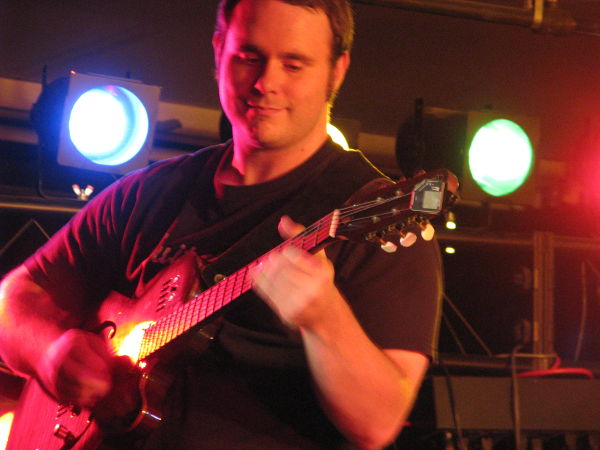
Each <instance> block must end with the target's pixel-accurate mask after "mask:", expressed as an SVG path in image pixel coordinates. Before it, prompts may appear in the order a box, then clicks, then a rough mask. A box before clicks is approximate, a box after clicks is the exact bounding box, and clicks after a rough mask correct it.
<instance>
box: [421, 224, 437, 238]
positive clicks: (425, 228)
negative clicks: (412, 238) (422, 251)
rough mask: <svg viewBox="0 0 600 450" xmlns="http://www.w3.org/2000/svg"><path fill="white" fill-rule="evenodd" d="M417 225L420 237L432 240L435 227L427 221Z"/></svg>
mask: <svg viewBox="0 0 600 450" xmlns="http://www.w3.org/2000/svg"><path fill="white" fill-rule="evenodd" d="M419 226H420V227H421V237H422V238H423V240H424V241H430V240H432V239H433V235H434V234H435V228H433V225H431V224H430V223H429V221H426V222H424V223H420V224H419Z"/></svg>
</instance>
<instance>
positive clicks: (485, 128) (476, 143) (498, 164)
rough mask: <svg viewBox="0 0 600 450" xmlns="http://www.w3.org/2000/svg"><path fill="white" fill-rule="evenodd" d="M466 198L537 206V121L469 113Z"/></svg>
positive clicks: (513, 116)
mask: <svg viewBox="0 0 600 450" xmlns="http://www.w3.org/2000/svg"><path fill="white" fill-rule="evenodd" d="M466 138H467V140H466V154H465V159H464V175H463V179H462V180H461V181H463V186H462V187H463V191H462V192H463V196H465V198H468V199H470V200H480V201H486V200H489V199H491V200H489V201H492V202H501V203H516V204H527V205H530V206H536V205H537V202H538V200H537V198H536V192H535V180H534V178H533V176H532V174H533V171H534V165H535V151H534V148H535V146H536V144H537V142H538V140H539V122H538V120H537V119H536V118H532V117H525V116H515V115H509V114H500V113H497V112H494V111H472V112H469V113H468V120H467V136H466Z"/></svg>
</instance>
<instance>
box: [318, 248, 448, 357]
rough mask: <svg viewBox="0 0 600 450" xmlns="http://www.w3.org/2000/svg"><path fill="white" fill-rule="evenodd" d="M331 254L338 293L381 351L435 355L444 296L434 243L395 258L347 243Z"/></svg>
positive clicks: (400, 251) (404, 250) (403, 251)
mask: <svg viewBox="0 0 600 450" xmlns="http://www.w3.org/2000/svg"><path fill="white" fill-rule="evenodd" d="M327 254H328V256H330V257H331V258H332V259H333V260H334V265H335V268H336V283H337V285H338V287H339V289H340V290H341V291H342V293H343V294H344V296H345V297H346V299H347V300H348V302H349V304H350V306H351V307H352V310H353V312H354V314H355V315H356V317H357V319H358V321H359V322H360V324H361V325H362V327H363V329H364V330H365V332H366V333H367V335H368V336H369V337H370V338H371V339H372V340H373V341H374V342H375V343H376V344H377V345H378V346H379V347H381V348H385V349H404V350H411V351H416V352H420V353H423V354H425V355H428V356H434V355H435V351H436V344H437V337H438V328H439V318H440V308H441V299H442V292H443V276H442V266H441V257H440V253H439V248H438V246H437V243H436V242H435V241H433V242H425V241H423V240H421V239H419V240H418V241H417V242H416V243H415V244H414V245H413V246H412V247H409V248H403V247H400V246H399V247H398V250H397V251H396V252H395V253H385V252H384V251H382V250H381V249H380V248H379V247H378V246H377V245H372V244H369V243H351V242H344V243H339V244H334V245H333V246H332V247H331V250H330V251H328V252H327Z"/></svg>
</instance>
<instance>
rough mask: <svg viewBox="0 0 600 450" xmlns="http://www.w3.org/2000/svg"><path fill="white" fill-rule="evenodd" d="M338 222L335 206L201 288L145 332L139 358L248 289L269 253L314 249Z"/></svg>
mask: <svg viewBox="0 0 600 450" xmlns="http://www.w3.org/2000/svg"><path fill="white" fill-rule="evenodd" d="M338 224H339V210H335V211H333V212H331V213H330V214H328V215H327V216H325V217H323V218H322V219H321V220H319V221H318V222H316V223H314V224H313V225H311V226H310V227H308V228H307V229H306V230H304V231H303V232H302V233H300V234H298V235H296V236H294V237H293V238H290V239H288V240H287V241H285V242H283V243H281V244H280V245H278V246H277V247H275V248H274V249H272V250H270V251H269V252H267V253H265V254H264V255H262V256H260V257H259V258H257V259H255V260H254V261H252V262H251V263H250V264H248V265H246V266H244V267H242V268H241V269H239V270H237V271H236V272H234V273H232V274H231V275H230V276H228V277H226V278H224V279H223V280H221V281H220V282H218V283H216V284H215V285H213V286H211V287H210V288H208V289H206V290H205V291H202V292H201V293H200V294H198V295H197V296H195V297H194V298H192V299H191V300H189V301H188V302H186V303H185V304H184V305H182V306H180V307H179V308H178V309H177V310H175V311H173V312H172V313H171V314H169V315H167V316H165V317H162V318H160V319H159V320H157V321H156V322H155V323H154V324H152V325H150V326H149V327H148V328H147V329H146V331H145V333H144V337H143V340H142V346H141V349H140V355H139V360H142V359H144V358H146V357H147V356H149V355H150V354H152V353H154V352H155V351H157V350H159V349H160V348H162V347H164V346H165V345H167V344H168V343H169V342H171V341H173V340H174V339H176V338H177V337H179V336H181V335H182V334H183V333H185V332H186V331H188V330H189V329H191V328H192V327H194V326H196V325H199V324H201V323H202V322H204V321H205V320H207V319H208V318H209V317H211V316H213V315H214V314H216V313H217V312H218V311H220V310H221V309H223V308H224V307H225V306H227V305H229V304H230V303H231V302H233V301H234V300H236V299H237V298H239V297H240V296H241V295H242V294H244V293H246V292H248V291H249V290H250V289H251V288H252V277H251V273H252V270H253V269H254V268H255V267H256V266H258V265H259V264H261V263H262V262H263V261H265V260H266V259H267V258H268V257H269V255H271V254H273V253H275V252H281V251H282V250H283V249H285V248H287V247H291V246H293V247H296V248H300V249H303V250H305V251H308V252H311V253H314V252H315V251H317V250H319V249H320V248H322V247H323V246H324V245H326V244H327V242H328V241H332V240H333V239H334V237H335V236H336V228H337V226H338Z"/></svg>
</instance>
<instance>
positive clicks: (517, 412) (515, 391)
mask: <svg viewBox="0 0 600 450" xmlns="http://www.w3.org/2000/svg"><path fill="white" fill-rule="evenodd" d="M522 348H523V344H517V345H515V347H514V348H513V349H512V351H511V352H510V373H511V381H512V382H511V397H512V415H513V429H514V436H515V449H516V450H521V448H522V442H521V405H520V398H519V381H518V377H517V353H518V352H519V350H521V349H522Z"/></svg>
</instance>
